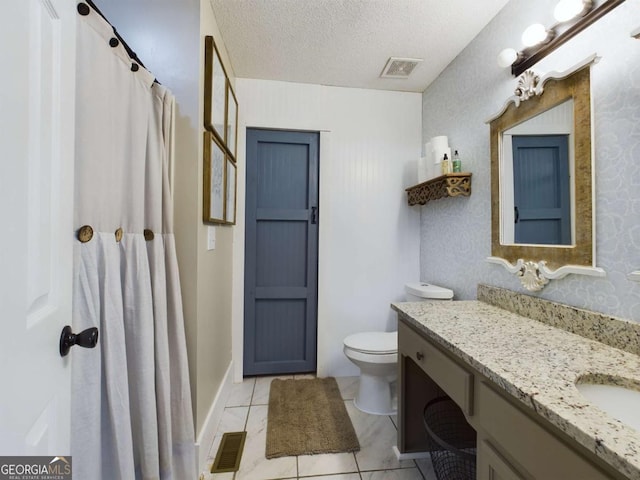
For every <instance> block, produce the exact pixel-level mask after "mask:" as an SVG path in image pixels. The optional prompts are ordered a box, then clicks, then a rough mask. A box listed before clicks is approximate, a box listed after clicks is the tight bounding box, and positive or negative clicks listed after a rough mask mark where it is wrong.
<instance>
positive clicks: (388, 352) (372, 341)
mask: <svg viewBox="0 0 640 480" xmlns="http://www.w3.org/2000/svg"><path fill="white" fill-rule="evenodd" d="M344 354H345V355H346V356H347V358H348V359H349V360H351V361H352V362H353V363H355V364H356V366H357V367H358V368H360V385H359V386H358V393H357V394H356V398H355V399H354V400H353V403H354V405H355V406H356V408H358V409H359V410H361V411H363V412H366V413H372V414H374V415H393V414H394V413H396V409H395V407H394V405H393V398H392V395H391V382H392V381H394V380H395V378H396V375H397V374H396V368H397V365H398V332H364V333H356V334H354V335H349V336H348V337H347V338H345V339H344Z"/></svg>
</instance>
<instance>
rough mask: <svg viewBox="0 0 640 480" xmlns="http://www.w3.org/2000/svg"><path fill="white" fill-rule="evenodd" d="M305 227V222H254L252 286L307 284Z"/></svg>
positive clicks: (303, 285) (296, 285) (295, 285)
mask: <svg viewBox="0 0 640 480" xmlns="http://www.w3.org/2000/svg"><path fill="white" fill-rule="evenodd" d="M307 227H308V226H307V222H285V221H258V222H257V228H256V249H257V252H256V286H259V287H270V286H280V287H298V286H302V287H306V286H307V245H308V242H307V230H308V228H307Z"/></svg>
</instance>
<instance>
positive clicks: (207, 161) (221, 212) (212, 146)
mask: <svg viewBox="0 0 640 480" xmlns="http://www.w3.org/2000/svg"><path fill="white" fill-rule="evenodd" d="M203 150H204V162H203V163H204V192H203V209H202V211H203V220H204V222H206V223H226V218H225V209H226V195H227V194H226V181H227V179H226V168H227V163H228V160H227V159H228V157H227V155H226V152H225V149H224V147H223V146H222V145H221V143H220V140H218V139H217V138H216V137H215V136H214V135H213V134H212V133H211V132H204V149H203ZM234 209H235V202H234Z"/></svg>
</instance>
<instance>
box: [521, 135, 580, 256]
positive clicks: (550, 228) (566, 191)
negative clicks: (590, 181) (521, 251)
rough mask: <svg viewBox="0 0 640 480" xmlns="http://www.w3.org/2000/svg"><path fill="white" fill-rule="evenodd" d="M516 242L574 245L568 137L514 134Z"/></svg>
mask: <svg viewBox="0 0 640 480" xmlns="http://www.w3.org/2000/svg"><path fill="white" fill-rule="evenodd" d="M512 143H513V181H514V205H515V207H516V211H517V213H516V216H515V222H516V224H515V242H516V243H525V244H540V245H569V244H571V199H570V184H569V182H570V178H569V154H568V136H567V135H514V136H513V138H512Z"/></svg>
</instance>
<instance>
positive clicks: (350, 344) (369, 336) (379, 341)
mask: <svg viewBox="0 0 640 480" xmlns="http://www.w3.org/2000/svg"><path fill="white" fill-rule="evenodd" d="M344 345H345V347H347V348H350V349H351V350H357V351H359V352H362V353H369V354H379V355H383V354H387V353H396V352H397V351H398V332H363V333H355V334H353V335H349V336H348V337H347V338H345V339H344Z"/></svg>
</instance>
